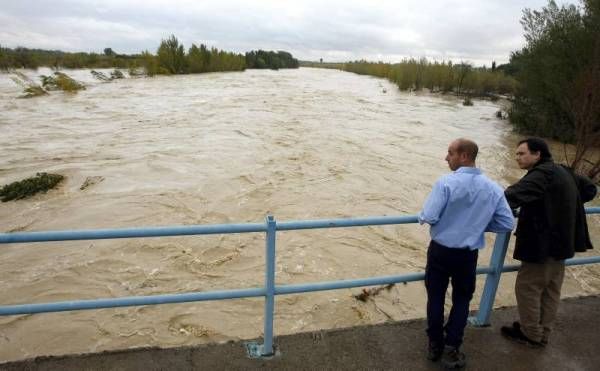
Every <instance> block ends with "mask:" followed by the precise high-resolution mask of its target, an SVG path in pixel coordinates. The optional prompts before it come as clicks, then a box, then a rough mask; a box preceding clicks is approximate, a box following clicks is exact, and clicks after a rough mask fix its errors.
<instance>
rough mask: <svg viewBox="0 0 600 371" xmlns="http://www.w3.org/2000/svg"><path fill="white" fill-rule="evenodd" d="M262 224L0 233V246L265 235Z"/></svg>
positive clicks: (264, 228)
mask: <svg viewBox="0 0 600 371" xmlns="http://www.w3.org/2000/svg"><path fill="white" fill-rule="evenodd" d="M266 230H267V229H266V227H265V225H264V223H248V224H213V225H184V226H173V227H144V228H121V229H87V230H86V229H83V230H74V231H48V232H17V233H0V243H23V242H46V241H72V240H102V239H112V238H134V237H167V236H186V235H199V234H227V233H249V232H265V231H266Z"/></svg>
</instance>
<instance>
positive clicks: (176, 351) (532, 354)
mask: <svg viewBox="0 0 600 371" xmlns="http://www.w3.org/2000/svg"><path fill="white" fill-rule="evenodd" d="M599 310H600V296H588V297H579V298H570V299H565V300H563V301H562V303H561V306H560V310H559V316H558V320H557V324H556V329H555V331H554V333H553V334H552V337H551V338H550V344H549V345H548V346H547V347H546V348H544V349H532V348H529V347H527V346H525V345H520V344H516V343H513V342H511V341H509V340H507V339H504V338H503V337H502V336H501V335H500V330H499V329H500V326H502V325H504V324H510V323H512V321H514V320H515V319H516V318H517V315H516V308H514V307H510V308H501V309H497V310H495V311H494V313H493V314H492V326H491V327H486V328H474V327H468V328H467V331H466V334H465V344H464V345H463V351H464V352H465V353H466V354H467V367H466V369H467V370H469V369H470V370H528V371H529V370H561V371H562V370H599V369H600V318H599ZM424 329H425V321H424V320H423V319H420V320H411V321H402V322H390V323H385V324H381V325H374V326H359V327H352V328H346V329H336V330H326V331H320V332H315V333H300V334H294V335H286V336H279V337H276V338H275V344H276V346H277V350H278V355H276V356H274V357H273V358H271V359H250V358H248V357H247V355H246V349H245V346H244V342H241V341H239V342H230V343H225V344H208V345H202V346H193V347H179V348H168V349H160V348H138V349H129V350H123V351H113V352H102V353H93V354H79V355H69V356H60V357H37V358H33V359H26V360H23V361H18V362H10V363H3V364H0V370H11V371H12V370H144V371H149V370H255V369H265V370H268V369H277V370H313V369H327V370H349V369H379V370H391V369H394V370H439V369H441V366H440V365H439V363H432V362H430V361H427V360H426V359H425V349H426V344H427V340H426V336H425V331H424Z"/></svg>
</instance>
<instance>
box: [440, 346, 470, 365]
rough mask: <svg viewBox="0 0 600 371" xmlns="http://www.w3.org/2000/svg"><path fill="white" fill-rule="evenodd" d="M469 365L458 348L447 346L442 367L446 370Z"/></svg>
mask: <svg viewBox="0 0 600 371" xmlns="http://www.w3.org/2000/svg"><path fill="white" fill-rule="evenodd" d="M466 364H467V360H466V356H465V354H464V353H463V352H461V351H460V350H459V348H457V347H451V346H449V345H446V348H444V355H443V356H442V365H443V366H444V368H446V369H457V368H463V367H465V365H466Z"/></svg>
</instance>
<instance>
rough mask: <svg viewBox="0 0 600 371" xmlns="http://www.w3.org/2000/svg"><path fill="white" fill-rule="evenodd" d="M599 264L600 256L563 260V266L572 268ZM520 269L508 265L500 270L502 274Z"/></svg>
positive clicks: (517, 266)
mask: <svg viewBox="0 0 600 371" xmlns="http://www.w3.org/2000/svg"><path fill="white" fill-rule="evenodd" d="M596 263H600V256H589V257H584V258H571V259H567V260H565V265H567V266H573V265H586V264H596ZM520 267H521V264H510V265H505V266H504V267H503V268H502V272H516V271H518V270H519V268H520Z"/></svg>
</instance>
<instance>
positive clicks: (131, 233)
mask: <svg viewBox="0 0 600 371" xmlns="http://www.w3.org/2000/svg"><path fill="white" fill-rule="evenodd" d="M586 213H587V214H600V207H590V208H586ZM417 222H418V219H417V216H415V215H408V216H377V217H363V218H338V219H316V220H297V221H288V222H276V221H275V219H274V218H273V217H272V216H267V218H266V221H265V223H243V224H213V225H188V226H166V227H143V228H121V229H90V230H62V231H45V232H14V233H0V244H9V243H27V242H51V241H71V240H96V239H118V238H145V237H169V236H183V235H205V234H206V235H209V234H230V233H253V232H265V233H266V236H267V238H266V239H267V241H266V246H267V254H266V255H265V266H266V268H265V287H263V288H246V289H233V290H221V291H208V292H191V293H181V294H164V295H153V296H130V297H121V298H111V299H93V300H77V301H63V302H53V303H39V304H19V305H5V306H0V315H16V314H34V313H46V312H57V311H71V310H85V309H99V308H115V307H124V306H139V305H157V304H169V303H184V302H196V301H208V300H225V299H237V298H248V297H259V296H264V297H265V331H264V344H263V345H258V346H255V349H256V351H257V352H258V354H254V356H265V355H270V354H272V353H273V345H272V337H273V335H272V330H273V312H274V296H275V295H286V294H298V293H304V292H314V291H323V290H336V289H343V288H353V287H362V286H373V285H382V284H390V283H400V282H412V281H421V280H423V279H424V276H425V274H424V273H423V272H420V273H410V274H405V275H397V276H396V275H395V276H382V277H368V278H361V279H352V280H340V281H327V282H314V283H309V284H292V285H279V286H278V285H275V273H274V272H275V237H276V231H292V230H303V229H317V228H343V227H361V226H374V225H390V224H394V225H396V224H409V223H417ZM500 237H502V238H500ZM509 239H510V233H504V234H498V237H497V238H496V243H495V245H494V250H493V252H492V257H491V259H490V265H489V266H487V267H477V274H487V280H486V285H485V288H484V292H483V294H482V298H481V303H480V309H479V313H478V315H477V317H475V318H472V319H471V321H472V322H473V323H474V324H477V325H486V324H489V316H490V314H491V309H492V306H493V302H494V299H495V293H496V289H497V287H498V282H499V279H500V275H501V273H502V272H512V271H516V270H518V268H519V265H510V266H504V258H505V255H506V250H507V247H508V242H509ZM594 263H600V256H594V257H586V258H574V259H569V260H567V261H566V265H579V264H594ZM249 349H250V348H249Z"/></svg>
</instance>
